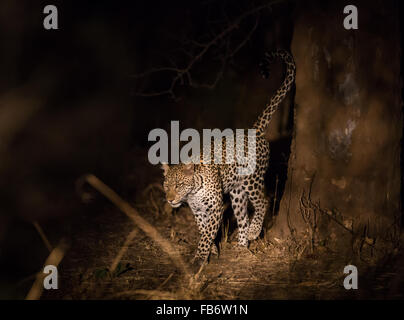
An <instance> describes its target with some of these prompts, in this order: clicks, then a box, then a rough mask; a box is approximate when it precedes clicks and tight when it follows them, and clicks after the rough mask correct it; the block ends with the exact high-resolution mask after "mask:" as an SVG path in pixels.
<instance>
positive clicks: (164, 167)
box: [161, 163, 170, 176]
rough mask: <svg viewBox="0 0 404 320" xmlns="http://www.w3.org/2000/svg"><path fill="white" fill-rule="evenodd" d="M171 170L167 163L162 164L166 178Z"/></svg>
mask: <svg viewBox="0 0 404 320" xmlns="http://www.w3.org/2000/svg"><path fill="white" fill-rule="evenodd" d="M169 168H170V167H169V166H168V164H167V163H162V164H161V169H163V174H164V176H166V174H167V172H168V169H169Z"/></svg>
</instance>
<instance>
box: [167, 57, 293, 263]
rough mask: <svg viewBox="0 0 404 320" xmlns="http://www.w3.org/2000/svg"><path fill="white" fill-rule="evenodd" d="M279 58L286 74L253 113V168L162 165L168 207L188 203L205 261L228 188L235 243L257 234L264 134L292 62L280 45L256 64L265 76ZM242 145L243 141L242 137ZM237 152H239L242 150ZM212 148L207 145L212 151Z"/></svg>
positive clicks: (263, 202)
mask: <svg viewBox="0 0 404 320" xmlns="http://www.w3.org/2000/svg"><path fill="white" fill-rule="evenodd" d="M275 58H280V59H281V60H282V61H283V62H284V63H285V65H286V76H285V79H284V81H283V83H282V85H281V86H280V87H279V89H278V90H277V92H276V93H275V95H274V96H273V97H272V98H271V100H270V102H269V103H268V104H267V106H266V108H265V109H264V111H263V112H262V114H261V115H260V116H259V117H258V119H257V121H256V122H255V124H254V126H253V128H254V129H256V166H255V170H254V171H253V173H251V174H248V175H242V174H240V171H239V169H240V168H246V167H248V166H249V165H251V162H250V161H248V162H247V163H246V164H241V163H238V162H237V161H235V162H234V163H232V164H214V163H212V164H205V163H203V161H201V163H200V164H193V163H190V164H182V163H181V164H178V165H166V164H163V166H162V168H163V169H164V190H165V192H166V198H167V201H168V202H169V203H170V205H171V206H173V207H179V206H180V205H181V204H182V203H185V202H187V203H188V205H189V207H190V208H191V210H192V212H193V213H194V215H195V219H196V223H197V225H198V229H199V234H200V240H199V243H198V249H197V252H196V255H195V258H194V259H195V260H199V261H202V262H205V261H206V260H207V259H208V257H209V253H210V251H211V250H212V251H213V250H214V249H216V247H215V245H214V239H215V237H216V234H217V231H218V229H219V226H220V224H221V221H222V216H223V211H224V206H223V194H226V193H229V194H230V199H231V205H232V208H233V211H234V214H235V216H236V219H237V225H238V244H239V245H240V246H242V247H247V246H248V241H249V240H254V239H256V238H257V237H258V236H259V234H260V233H261V229H262V224H263V221H264V216H265V213H266V211H267V209H268V200H267V199H266V197H265V193H264V175H265V172H266V170H267V167H268V160H269V143H268V141H267V140H266V139H265V138H264V134H265V129H266V128H267V126H268V124H269V122H270V120H271V117H272V115H273V114H274V112H275V111H276V110H277V108H278V106H279V104H280V103H281V101H282V100H283V99H284V97H285V95H286V94H287V92H288V91H289V90H290V88H291V87H292V84H293V82H294V79H295V72H296V67H295V63H294V61H293V57H292V55H291V54H290V53H288V52H287V51H284V50H277V51H275V52H272V53H266V55H265V60H264V62H263V63H262V64H261V67H263V68H264V70H263V71H262V72H261V73H262V74H263V75H264V76H266V75H268V70H267V67H268V66H269V64H271V63H272V62H274V60H275ZM224 146H225V144H224V141H223V144H222V146H219V147H220V148H221V150H220V151H221V152H222V154H223V159H225V154H226V150H225V149H226V148H225V147H224ZM245 146H247V147H248V148H249V147H251V146H249V145H248V139H247V136H245ZM235 151H236V153H237V152H244V150H243V149H241V150H238V149H237V148H236V150H235ZM213 152H214V147H212V153H213ZM248 202H250V203H251V204H252V206H253V208H254V216H253V218H252V220H251V221H249V218H248V213H247V204H248Z"/></svg>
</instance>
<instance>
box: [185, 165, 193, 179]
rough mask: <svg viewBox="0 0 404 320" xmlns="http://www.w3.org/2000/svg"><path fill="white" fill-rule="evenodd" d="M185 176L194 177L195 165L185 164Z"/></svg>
mask: <svg viewBox="0 0 404 320" xmlns="http://www.w3.org/2000/svg"><path fill="white" fill-rule="evenodd" d="M184 174H186V175H187V176H192V175H193V174H194V164H193V163H192V162H191V163H186V164H184Z"/></svg>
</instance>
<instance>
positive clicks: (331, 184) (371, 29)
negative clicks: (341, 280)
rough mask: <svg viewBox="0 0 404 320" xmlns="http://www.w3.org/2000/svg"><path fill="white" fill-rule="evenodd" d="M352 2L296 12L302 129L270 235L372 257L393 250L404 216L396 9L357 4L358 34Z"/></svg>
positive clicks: (298, 125) (310, 5)
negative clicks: (351, 18) (348, 20)
mask: <svg viewBox="0 0 404 320" xmlns="http://www.w3.org/2000/svg"><path fill="white" fill-rule="evenodd" d="M345 5H346V3H345V2H344V1H332V2H330V1H327V3H323V1H305V2H304V5H301V6H299V5H298V7H297V8H296V22H295V28H294V35H293V39H292V53H293V55H294V57H295V61H296V64H297V76H296V77H297V78H296V96H295V123H294V130H295V132H294V137H293V141H292V146H291V155H290V158H289V165H288V180H287V182H286V186H285V191H284V195H283V198H282V200H281V203H280V210H279V213H278V216H277V217H276V219H275V223H274V226H273V228H272V229H271V230H270V231H269V235H270V236H272V237H276V238H281V239H287V238H293V239H295V240H296V239H308V241H309V242H310V241H312V244H313V246H314V245H316V244H319V243H323V244H324V243H327V244H328V245H329V246H332V247H334V248H336V249H338V248H342V247H344V248H347V247H350V248H352V245H353V247H354V249H355V250H359V251H363V252H365V251H366V250H365V248H368V249H369V250H374V249H375V247H385V246H384V245H386V244H388V245H391V244H393V243H394V241H396V239H397V236H398V233H399V225H400V218H401V211H400V207H401V200H400V199H401V198H400V186H401V169H400V152H401V136H402V109H401V108H402V107H401V82H400V32H399V18H398V8H397V6H398V4H397V3H396V2H395V1H357V2H356V6H357V8H358V18H359V29H357V30H346V29H345V28H344V26H343V20H344V17H345V16H346V15H344V13H343V9H344V6H345ZM372 253H373V251H372Z"/></svg>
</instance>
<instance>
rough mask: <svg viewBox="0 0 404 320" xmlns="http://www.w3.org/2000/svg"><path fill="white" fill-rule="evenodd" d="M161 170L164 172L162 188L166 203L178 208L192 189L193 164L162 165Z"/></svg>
mask: <svg viewBox="0 0 404 320" xmlns="http://www.w3.org/2000/svg"><path fill="white" fill-rule="evenodd" d="M161 168H162V169H163V170H164V184H163V187H164V191H165V193H166V198H167V202H168V203H169V204H170V205H171V206H172V207H173V208H178V207H179V206H180V205H181V204H182V202H184V201H186V199H187V196H188V194H189V193H190V192H191V191H192V190H193V189H194V164H193V163H190V164H182V163H180V164H176V165H168V164H163V165H162V166H161Z"/></svg>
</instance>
